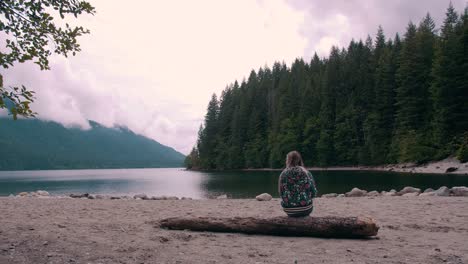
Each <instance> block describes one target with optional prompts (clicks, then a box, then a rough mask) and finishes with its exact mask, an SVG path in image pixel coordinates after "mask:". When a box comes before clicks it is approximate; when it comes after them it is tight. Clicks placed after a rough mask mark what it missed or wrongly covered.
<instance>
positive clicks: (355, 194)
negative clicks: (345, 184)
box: [345, 188, 367, 197]
mask: <svg viewBox="0 0 468 264" xmlns="http://www.w3.org/2000/svg"><path fill="white" fill-rule="evenodd" d="M366 194H367V191H364V190H361V189H359V188H353V189H352V190H351V191H349V192H347V193H346V194H345V195H346V197H362V196H366Z"/></svg>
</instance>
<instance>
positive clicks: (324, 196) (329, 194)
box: [322, 193, 338, 198]
mask: <svg viewBox="0 0 468 264" xmlns="http://www.w3.org/2000/svg"><path fill="white" fill-rule="evenodd" d="M337 196H338V194H337V193H327V194H324V195H322V197H323V198H334V197H337Z"/></svg>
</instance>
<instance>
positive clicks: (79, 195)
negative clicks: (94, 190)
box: [70, 193, 89, 198]
mask: <svg viewBox="0 0 468 264" xmlns="http://www.w3.org/2000/svg"><path fill="white" fill-rule="evenodd" d="M88 196H89V193H83V194H74V193H72V194H70V197H71V198H88Z"/></svg>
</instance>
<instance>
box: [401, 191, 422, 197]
mask: <svg viewBox="0 0 468 264" xmlns="http://www.w3.org/2000/svg"><path fill="white" fill-rule="evenodd" d="M402 196H405V197H416V196H419V193H418V192H410V193H405V194H403V195H402Z"/></svg>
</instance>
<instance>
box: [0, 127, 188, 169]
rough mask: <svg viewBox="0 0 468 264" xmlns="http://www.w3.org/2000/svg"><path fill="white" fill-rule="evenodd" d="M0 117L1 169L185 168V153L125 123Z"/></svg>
mask: <svg viewBox="0 0 468 264" xmlns="http://www.w3.org/2000/svg"><path fill="white" fill-rule="evenodd" d="M90 124H91V129H89V130H81V129H78V128H66V127H63V126H62V125H61V124H58V123H55V122H45V121H41V120H37V119H30V120H17V121H13V120H11V119H5V118H4V119H0V170H33V169H86V168H143V167H181V166H182V165H183V160H184V158H185V157H184V155H182V154H181V153H179V152H177V151H175V150H174V149H172V148H170V147H167V146H164V145H162V144H160V143H158V142H156V141H154V140H152V139H149V138H146V137H144V136H140V135H137V134H135V133H133V132H132V131H130V130H128V129H126V128H107V127H104V126H102V125H100V124H98V123H96V122H93V121H90Z"/></svg>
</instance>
